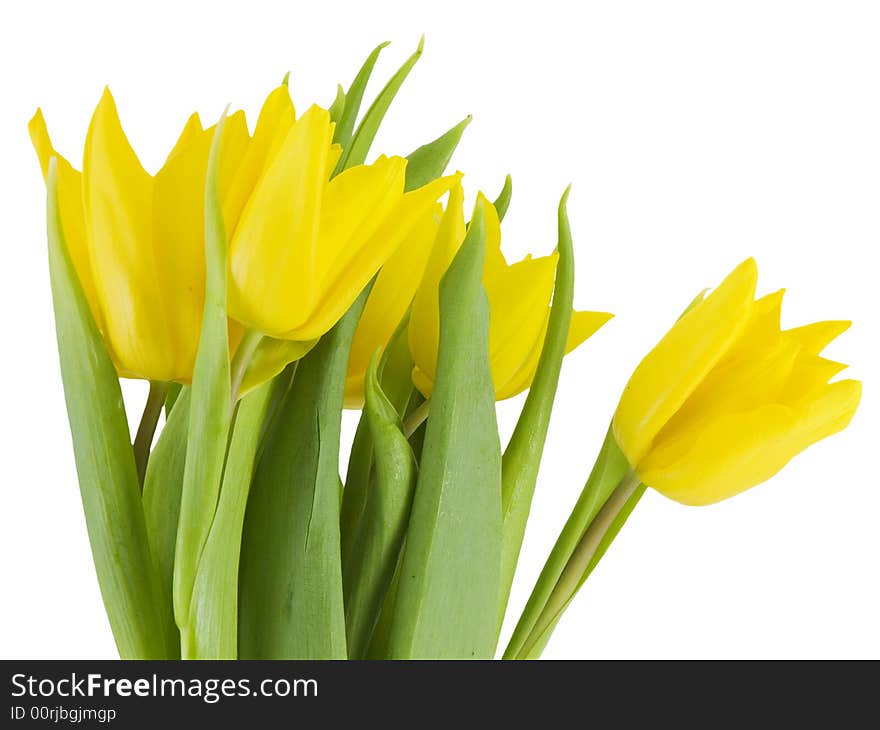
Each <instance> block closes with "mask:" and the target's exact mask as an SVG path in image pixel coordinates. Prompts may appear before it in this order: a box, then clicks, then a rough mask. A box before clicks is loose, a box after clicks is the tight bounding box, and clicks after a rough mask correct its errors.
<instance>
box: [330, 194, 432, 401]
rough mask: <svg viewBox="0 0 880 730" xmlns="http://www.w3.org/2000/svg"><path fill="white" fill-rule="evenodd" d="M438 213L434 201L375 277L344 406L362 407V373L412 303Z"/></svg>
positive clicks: (353, 345)
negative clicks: (431, 208)
mask: <svg viewBox="0 0 880 730" xmlns="http://www.w3.org/2000/svg"><path fill="white" fill-rule="evenodd" d="M441 214H442V207H441V206H440V204H439V203H437V204H435V206H434V209H433V210H430V211H428V215H425V216H423V217H422V219H421V220H420V221H419V222H418V223H417V224H416V225H415V227H414V228H413V229H412V231H411V233H410V235H409V237H408V238H407V240H406V241H404V242H403V244H401V245H400V246H399V247H398V249H397V251H395V253H394V255H393V256H391V258H389V259H388V261H387V262H386V264H385V265H384V266H383V267H382V269H381V270H380V271H379V275H378V276H377V277H376V282H375V284H373V288H372V290H371V291H370V296H369V298H368V299H367V303H366V306H365V307H364V311H363V313H362V314H361V318H360V320H359V321H358V326H357V330H356V331H355V333H354V339H353V340H352V343H351V354H350V355H349V358H348V374H347V375H346V379H345V405H346V407H347V408H360V407H361V406H363V403H364V376H365V374H366V372H367V368H368V366H369V364H370V360H371V358H372V357H373V354H374V353H375V352H376V351H377V350H379V351H380V353H381V352H382V351H383V350H384V349H385V346H386V345H387V344H388V341H389V340H390V339H391V336H392V335H393V334H394V331H395V330H396V329H397V327H398V325H399V324H400V322H401V321H402V320H403V318H404V316H405V315H406V311H407V309H409V306H410V304H411V303H412V300H413V297H414V296H415V293H416V290H417V289H418V287H419V282H420V281H421V279H422V275H423V274H424V271H425V267H426V266H427V264H428V257H429V256H430V255H431V247H432V246H433V244H434V240H435V238H436V236H437V227H438V225H439V223H440V215H441Z"/></svg>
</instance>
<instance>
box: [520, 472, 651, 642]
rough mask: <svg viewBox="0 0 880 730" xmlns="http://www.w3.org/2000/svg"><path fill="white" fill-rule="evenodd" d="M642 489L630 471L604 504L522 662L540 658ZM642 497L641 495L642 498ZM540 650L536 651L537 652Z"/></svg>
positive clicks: (559, 583) (546, 608)
mask: <svg viewBox="0 0 880 730" xmlns="http://www.w3.org/2000/svg"><path fill="white" fill-rule="evenodd" d="M640 487H641V479H639V476H638V474H636V473H635V471H629V472H628V473H627V474H626V476H624V478H623V479H622V480H621V482H620V484H619V485H618V487H617V488H616V489H615V490H614V491H613V492H612V493H611V496H610V497H608V500H607V501H606V502H605V504H604V505H602V509H601V510H599V513H598V514H597V515H596V518H595V519H594V520H593V521H592V522H591V523H590V526H589V527H588V528H587V529H586V531H585V532H584V535H583V537H582V538H581V539H580V542H579V543H578V544H577V547H575V549H574V552H573V553H572V554H571V557H570V558H569V559H568V562H567V563H566V564H565V568H564V569H563V571H562V574H561V575H560V576H559V580H557V581H556V585H555V586H554V587H553V591H552V592H551V593H550V597H549V598H548V599H547V603H546V604H545V605H544V609H543V610H542V611H541V615H540V616H539V617H538V620H537V622H536V623H535V626H534V628H533V629H532V631H531V632H530V634H529V637H528V638H527V639H526V641H525V643H524V645H523V648H522V649H521V650H520V653H519V657H518V658H522V659H530V658H537V654H539V653H540V650H541V649H542V648H543V644H544V643H545V642H546V639H547V634H548V632H549V631H550V630H552V628H553V626H554V625H555V624H556V622H557V621H558V620H559V616H560V615H561V614H562V612H563V611H564V610H565V608H566V606H568V604H569V602H570V601H571V599H572V598H573V597H574V595H575V593H577V591H578V589H579V588H580V587H581V585H582V584H583V582H584V580H585V579H586V576H587V575H588V573H589V570H590V568H591V563H592V562H593V560H594V558H596V555H597V553H598V552H599V550H600V549H601V547H602V542H603V540H604V539H605V537H606V535H608V533H609V531H610V530H611V528H612V526H613V525H614V522H615V520H616V519H617V518H618V516H619V515H620V514H621V513H622V512H623V511H624V510H625V508H626V507H627V504H628V503H629V502H630V499H631V498H632V497H633V496H634V495H635V494H636V492H637V491H638V490H639V489H640ZM639 496H641V495H639ZM536 648H537V650H538V651H537V652H535V649H536Z"/></svg>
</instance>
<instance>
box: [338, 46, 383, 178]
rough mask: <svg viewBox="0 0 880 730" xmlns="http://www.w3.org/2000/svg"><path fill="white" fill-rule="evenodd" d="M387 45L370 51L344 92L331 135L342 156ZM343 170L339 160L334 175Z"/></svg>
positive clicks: (341, 162) (343, 167)
mask: <svg viewBox="0 0 880 730" xmlns="http://www.w3.org/2000/svg"><path fill="white" fill-rule="evenodd" d="M387 45H388V42H387V41H386V42H385V43H380V44H379V45H378V46H376V47H375V48H374V49H373V50H372V52H371V53H370V55H369V56H367V60H366V61H364V65H363V66H361V68H360V70H359V71H358V72H357V75H356V76H355V77H354V81H352V82H351V86H349V87H348V91H347V92H345V104H344V106H343V108H342V114H341V116H340V117H339V121H338V123H337V125H336V131H335V132H334V133H333V141H334V142H335V143H336V144H338V145H342V149H343V156H344V153H345V152H347V151H348V148H349V145H350V144H351V135H352V132H353V131H354V124H355V122H356V121H357V116H358V113H359V112H360V110H361V102H362V101H363V98H364V91H366V88H367V82H368V81H369V80H370V75H371V74H372V73H373V67H374V66H375V65H376V60H377V59H378V58H379V54H380V53H381V52H382V49H383V48H385V46H387ZM344 169H345V166H344V165H343V159H342V158H340V160H339V163H338V165H337V167H336V173H334V174H337V173H339V172H341V171H342V170H344Z"/></svg>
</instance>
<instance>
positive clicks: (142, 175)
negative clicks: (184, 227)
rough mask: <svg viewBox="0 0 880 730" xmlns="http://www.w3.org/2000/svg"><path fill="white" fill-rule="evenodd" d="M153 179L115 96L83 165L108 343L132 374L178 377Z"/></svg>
mask: <svg viewBox="0 0 880 730" xmlns="http://www.w3.org/2000/svg"><path fill="white" fill-rule="evenodd" d="M152 205H153V180H152V178H151V177H150V175H148V174H147V172H146V171H145V170H144V168H143V167H142V166H141V164H140V162H139V161H138V159H137V156H136V155H135V153H134V151H133V150H132V148H131V146H130V145H129V143H128V140H127V139H126V137H125V133H124V132H123V131H122V126H121V125H120V123H119V117H118V115H117V112H116V105H115V103H114V101H113V98H112V96H111V95H110V92H109V90H105V91H104V95H103V96H102V97H101V101H100V102H99V103H98V106H97V108H96V109H95V114H94V116H93V117H92V121H91V124H90V125H89V131H88V135H87V137H86V145H85V153H84V159H83V206H84V211H85V222H86V230H87V234H88V239H89V244H90V254H91V262H92V272H93V275H94V282H95V290H96V292H97V299H98V302H99V304H100V307H101V310H102V311H103V313H104V318H105V321H104V325H105V340H106V341H108V342H109V344H110V347H111V349H112V350H113V352H114V353H115V355H116V358H117V360H118V363H119V364H120V366H121V367H122V368H123V369H124V370H125V371H126V372H127V373H130V374H133V375H136V376H138V377H142V378H147V379H151V380H173V379H174V378H176V377H179V376H180V373H179V372H177V370H176V362H175V361H176V357H175V353H174V352H173V351H172V349H171V342H170V338H169V327H170V322H171V321H172V318H173V303H171V302H169V301H167V298H166V297H165V294H164V292H163V290H162V288H161V282H160V280H159V278H158V276H157V269H156V255H155V251H154V250H153V241H152V222H151V218H152Z"/></svg>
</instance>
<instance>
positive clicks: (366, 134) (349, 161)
mask: <svg viewBox="0 0 880 730" xmlns="http://www.w3.org/2000/svg"><path fill="white" fill-rule="evenodd" d="M424 47H425V39H424V37H422V39H421V40H420V41H419V47H418V48H417V49H416V52H415V53H413V55H412V56H410V57H409V58H408V59H407V60H406V61H405V62H404V63H403V65H402V66H401V67H400V68H399V69H398V70H397V73H395V74H394V76H392V77H391V79H390V80H389V81H388V83H387V84H385V87H384V88H383V89H382V91H380V92H379V95H378V96H377V97H376V99H375V101H373V103H372V104H371V105H370V108H369V109H367V113H366V114H364V118H363V119H362V120H361V123H360V124H359V125H358V128H357V131H356V132H355V133H354V137H352V139H351V144H350V145H349V146H348V147H346V146H345V145H343V154H342V157H341V158H340V160H339V163H338V164H337V166H336V172H340V171H342V170H347V169H348V168H349V167H354V166H355V165H362V164H363V163H364V161H365V160H366V159H367V154H369V152H370V147H371V146H372V144H373V139H375V137H376V132H378V131H379V125H380V124H382V120H383V119H384V118H385V114H386V112H387V111H388V108H389V107H390V106H391V102H392V101H394V97H395V96H396V95H397V92H398V91H399V90H400V87H401V86H402V85H403V82H404V81H405V80H406V77H407V76H408V75H409V72H410V71H412V68H413V66H415V65H416V62H417V61H418V60H419V58H421V55H422V50H423V49H424ZM380 48H381V47H380ZM351 93H352V92H351V90H349V94H351ZM346 113H347V110H346ZM343 116H345V115H343Z"/></svg>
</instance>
